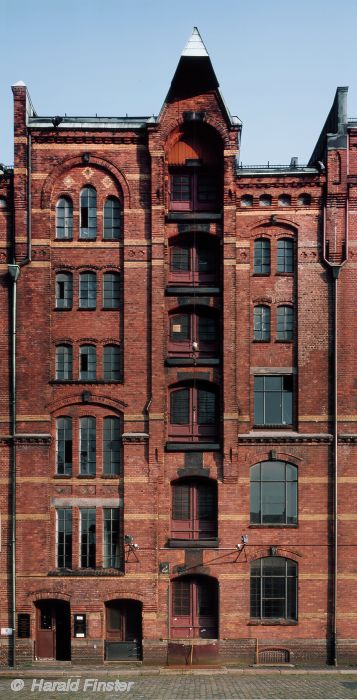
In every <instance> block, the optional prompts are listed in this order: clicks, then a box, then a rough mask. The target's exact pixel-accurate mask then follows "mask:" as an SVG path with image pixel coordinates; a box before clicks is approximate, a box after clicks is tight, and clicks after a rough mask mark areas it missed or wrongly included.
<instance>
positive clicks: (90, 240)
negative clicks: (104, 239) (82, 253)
mask: <svg viewBox="0 0 357 700" xmlns="http://www.w3.org/2000/svg"><path fill="white" fill-rule="evenodd" d="M78 240H79V241H80V243H94V242H95V241H97V240H98V238H97V236H93V238H88V237H87V236H86V237H85V238H82V237H81V236H78Z"/></svg>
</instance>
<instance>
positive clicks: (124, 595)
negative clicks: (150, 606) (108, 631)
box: [103, 591, 145, 609]
mask: <svg viewBox="0 0 357 700" xmlns="http://www.w3.org/2000/svg"><path fill="white" fill-rule="evenodd" d="M144 599H145V595H144V594H143V593H138V592H137V591H135V593H129V592H128V591H124V592H122V591H120V593H119V592H118V594H115V593H108V594H107V595H106V596H104V598H103V603H110V602H111V601H113V602H114V601H115V600H134V601H135V602H136V603H141V604H142V606H143V609H144Z"/></svg>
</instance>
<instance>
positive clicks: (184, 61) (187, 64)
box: [165, 27, 232, 123]
mask: <svg viewBox="0 0 357 700" xmlns="http://www.w3.org/2000/svg"><path fill="white" fill-rule="evenodd" d="M212 91H215V92H216V93H217V95H218V98H219V100H220V102H221V107H222V112H223V113H224V114H225V116H226V118H227V120H228V122H230V123H232V118H231V115H230V114H229V111H228V109H227V107H226V105H225V104H224V100H223V98H222V95H221V93H220V90H219V83H218V80H217V78H216V74H215V72H214V70H213V66H212V63H211V59H210V57H209V54H208V51H207V49H206V47H205V45H204V43H203V41H202V37H201V35H200V33H199V31H198V29H197V27H194V28H193V31H192V34H191V36H190V38H189V40H188V42H187V44H186V46H185V48H184V50H183V51H182V54H181V56H180V60H179V62H178V66H177V68H176V71H175V74H174V77H173V79H172V83H171V86H170V89H169V91H168V93H167V97H166V100H165V103H166V104H167V103H169V102H175V101H176V100H184V99H187V98H190V97H195V96H196V95H203V94H205V93H207V92H212Z"/></svg>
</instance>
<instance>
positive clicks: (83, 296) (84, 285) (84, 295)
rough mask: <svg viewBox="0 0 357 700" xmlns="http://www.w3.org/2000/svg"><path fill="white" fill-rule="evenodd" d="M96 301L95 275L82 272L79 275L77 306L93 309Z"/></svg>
mask: <svg viewBox="0 0 357 700" xmlns="http://www.w3.org/2000/svg"><path fill="white" fill-rule="evenodd" d="M96 303H97V275H96V274H95V272H84V273H81V274H80V275H79V306H80V308H81V309H95V307H96Z"/></svg>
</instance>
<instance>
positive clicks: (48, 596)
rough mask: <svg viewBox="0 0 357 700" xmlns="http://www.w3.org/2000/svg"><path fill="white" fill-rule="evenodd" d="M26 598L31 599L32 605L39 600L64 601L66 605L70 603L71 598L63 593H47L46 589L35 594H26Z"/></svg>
mask: <svg viewBox="0 0 357 700" xmlns="http://www.w3.org/2000/svg"><path fill="white" fill-rule="evenodd" d="M27 597H28V598H32V601H33V602H34V603H37V602H38V601H39V600H64V601H65V602H66V603H70V602H71V597H72V596H70V595H69V594H68V593H63V591H49V590H48V589H46V590H44V591H38V592H37V593H33V592H32V591H31V592H30V593H28V594H27Z"/></svg>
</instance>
